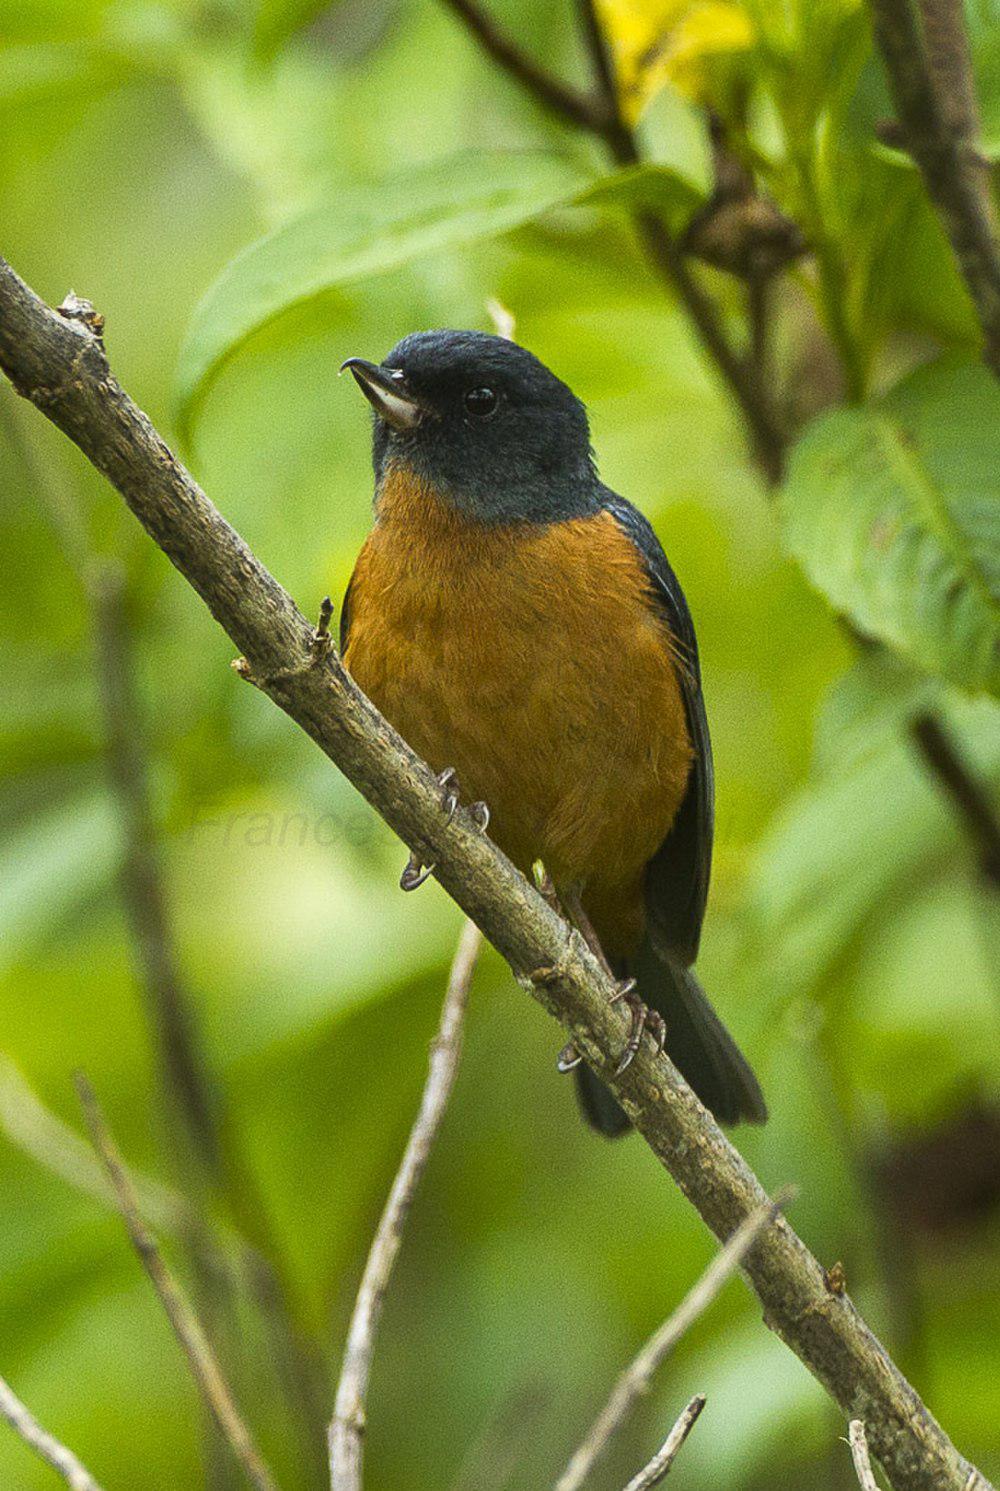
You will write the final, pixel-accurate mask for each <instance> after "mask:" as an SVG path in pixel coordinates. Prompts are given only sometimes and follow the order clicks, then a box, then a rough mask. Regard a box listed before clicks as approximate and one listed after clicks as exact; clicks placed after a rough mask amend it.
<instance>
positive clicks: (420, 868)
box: [399, 849, 435, 890]
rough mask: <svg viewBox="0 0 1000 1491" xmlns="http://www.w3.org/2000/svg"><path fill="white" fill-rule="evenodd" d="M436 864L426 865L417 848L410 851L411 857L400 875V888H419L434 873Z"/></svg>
mask: <svg viewBox="0 0 1000 1491" xmlns="http://www.w3.org/2000/svg"><path fill="white" fill-rule="evenodd" d="M434 869H435V866H434V865H425V864H424V862H423V860H422V859H421V858H420V855H419V854H418V853H417V851H416V850H415V849H413V850H411V851H410V857H409V859H408V860H407V861H406V864H405V865H404V866H403V873H402V875H400V877H399V888H400V890H419V889H420V887H421V886H422V885H423V883H424V881H425V880H427V879H429V877H430V876H431V875H433V874H434Z"/></svg>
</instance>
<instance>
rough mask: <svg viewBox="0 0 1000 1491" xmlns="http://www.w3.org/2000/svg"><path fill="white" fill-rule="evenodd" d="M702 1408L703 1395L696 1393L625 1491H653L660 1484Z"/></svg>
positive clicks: (703, 1404) (703, 1403) (703, 1402)
mask: <svg viewBox="0 0 1000 1491" xmlns="http://www.w3.org/2000/svg"><path fill="white" fill-rule="evenodd" d="M704 1406H705V1397H704V1394H703V1393H696V1394H695V1396H694V1397H693V1398H692V1399H691V1402H690V1403H689V1404H688V1406H687V1407H686V1408H685V1409H684V1410H683V1411H682V1413H681V1415H680V1417H679V1418H678V1420H677V1422H676V1424H675V1425H674V1427H673V1428H672V1429H671V1431H670V1433H669V1434H668V1435H667V1437H666V1439H665V1440H664V1441H663V1448H662V1449H661V1450H659V1451H658V1452H657V1453H656V1454H655V1455H654V1456H653V1458H652V1460H650V1462H649V1464H648V1465H647V1466H646V1467H645V1468H644V1469H643V1470H640V1472H639V1474H638V1475H636V1476H633V1477H632V1479H631V1480H630V1481H629V1483H628V1485H627V1486H626V1487H625V1491H653V1487H654V1486H658V1485H659V1484H660V1482H661V1481H662V1480H663V1478H664V1476H665V1475H666V1474H667V1471H668V1470H669V1469H670V1467H671V1465H673V1463H674V1461H675V1460H676V1459H677V1455H678V1452H679V1450H680V1448H681V1446H682V1445H683V1443H684V1441H685V1439H687V1437H688V1435H689V1434H690V1433H691V1430H692V1429H693V1428H694V1426H695V1424H696V1423H697V1421H698V1417H699V1415H700V1414H701V1410H702V1409H703V1408H704Z"/></svg>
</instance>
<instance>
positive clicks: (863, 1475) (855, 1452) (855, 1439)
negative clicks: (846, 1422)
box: [847, 1419, 878, 1491]
mask: <svg viewBox="0 0 1000 1491" xmlns="http://www.w3.org/2000/svg"><path fill="white" fill-rule="evenodd" d="M847 1434H848V1443H849V1444H850V1446H851V1456H852V1458H853V1460H854V1469H855V1470H856V1471H857V1473H858V1482H859V1484H860V1486H861V1491H878V1486H877V1485H876V1482H875V1473H874V1471H873V1470H872V1462H871V1459H870V1457H869V1455H868V1439H867V1436H866V1434H865V1426H864V1424H863V1423H862V1422H861V1420H860V1419H852V1420H851V1423H850V1427H849V1428H848V1431H847Z"/></svg>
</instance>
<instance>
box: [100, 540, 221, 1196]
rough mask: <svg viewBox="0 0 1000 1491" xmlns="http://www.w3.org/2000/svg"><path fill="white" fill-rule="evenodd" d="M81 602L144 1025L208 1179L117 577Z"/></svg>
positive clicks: (192, 1044) (212, 1156)
mask: <svg viewBox="0 0 1000 1491" xmlns="http://www.w3.org/2000/svg"><path fill="white" fill-rule="evenodd" d="M87 588H88V595H89V599H90V603H91V609H92V614H93V620H94V635H95V660H96V665H97V681H98V689H99V692H100V698H101V712H102V716H103V720H104V731H105V738H106V741H107V759H108V771H109V775H110V778H111V785H112V789H113V791H114V795H115V801H116V803H117V806H118V811H119V817H120V821H121V825H122V831H123V835H124V840H125V845H124V854H123V856H122V867H121V884H122V896H123V898H124V901H125V906H126V911H127V915H128V921H129V925H130V927H131V930H132V941H133V944H134V946H135V952H136V958H137V960H138V963H139V968H140V972H141V978H140V984H141V987H142V990H143V992H144V994H145V997H146V1006H147V1010H148V1014H149V1019H150V1022H151V1024H152V1026H153V1029H154V1030H155V1032H156V1043H157V1048H158V1051H159V1055H160V1063H161V1070H162V1074H163V1086H164V1089H165V1096H166V1098H167V1102H168V1104H169V1108H170V1109H171V1110H172V1111H173V1114H174V1116H175V1117H176V1119H177V1120H178V1121H179V1123H180V1124H181V1125H183V1128H184V1130H185V1131H186V1133H187V1135H188V1138H189V1141H190V1144H191V1147H192V1149H193V1151H194V1153H195V1154H196V1155H197V1156H198V1158H199V1160H200V1162H201V1163H202V1164H203V1165H204V1166H205V1167H206V1168H207V1169H208V1171H209V1172H218V1170H219V1168H220V1165H221V1159H220V1155H219V1140H218V1133H217V1127H216V1121H215V1114H214V1111H213V1110H214V1103H213V1099H212V1095H211V1092H210V1089H209V1084H208V1076H207V1073H206V1071H205V1063H204V1060H203V1058H202V1053H201V1050H200V1049H199V1042H198V1039H197V1033H196V1030H195V1025H194V1020H193V1018H192V1013H191V1001H190V999H189V998H188V995H187V991H186V990H185V988H184V987H183V981H182V979H181V974H180V969H179V967H178V964H177V958H176V954H175V949H174V942H173V938H172V937H171V935H170V929H169V926H168V915H167V905H166V896H165V893H164V886H163V879H162V875H161V873H160V864H159V855H158V852H157V844H156V828H155V825H154V823H153V818H152V813H151V810H150V799H149V783H148V767H147V758H146V752H145V749H144V744H143V731H142V728H141V725H140V723H139V719H138V715H139V702H138V698H137V690H136V686H135V678H134V670H133V665H132V657H131V653H130V649H129V645H128V631H129V627H128V620H127V617H126V615H125V597H124V576H123V575H122V573H121V571H120V570H119V569H118V568H117V566H115V565H113V564H111V563H110V562H108V561H100V562H96V563H92V564H91V566H90V576H89V583H88V587H87Z"/></svg>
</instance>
